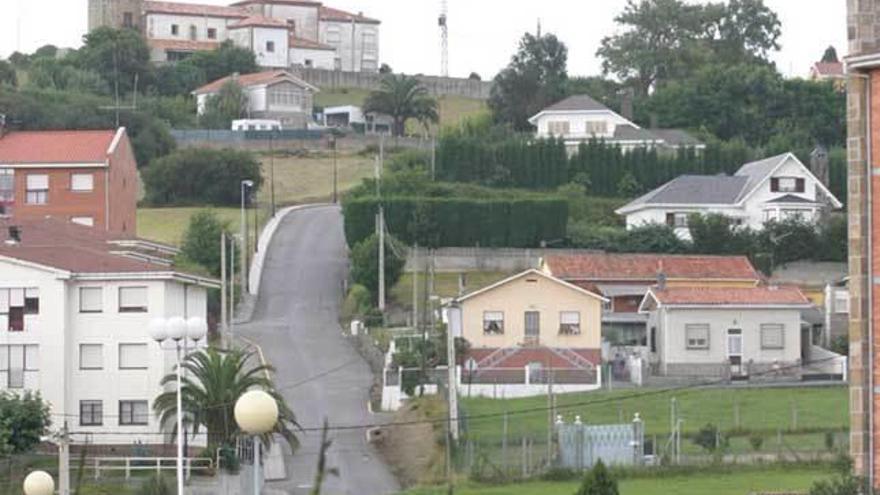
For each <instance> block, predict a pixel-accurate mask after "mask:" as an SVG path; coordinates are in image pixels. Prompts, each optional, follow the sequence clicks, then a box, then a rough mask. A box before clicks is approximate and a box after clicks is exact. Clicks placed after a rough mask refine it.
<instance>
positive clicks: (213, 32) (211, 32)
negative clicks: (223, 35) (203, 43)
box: [208, 28, 217, 40]
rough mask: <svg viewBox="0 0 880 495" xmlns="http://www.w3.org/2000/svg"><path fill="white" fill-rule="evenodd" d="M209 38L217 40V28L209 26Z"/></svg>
mask: <svg viewBox="0 0 880 495" xmlns="http://www.w3.org/2000/svg"><path fill="white" fill-rule="evenodd" d="M208 39H209V40H216V39H217V30H216V29H215V28H208Z"/></svg>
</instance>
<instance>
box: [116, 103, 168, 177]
mask: <svg viewBox="0 0 880 495" xmlns="http://www.w3.org/2000/svg"><path fill="white" fill-rule="evenodd" d="M128 131H129V132H130V133H131V144H132V147H134V156H135V158H136V159H137V164H138V168H139V169H143V168H144V167H147V166H148V165H149V164H150V163H152V162H153V160H156V159H157V158H161V157H163V156H165V155H168V154H169V153H171V152H172V151H174V149H175V148H177V141H175V140H174V136H172V135H171V130H170V129H169V128H168V125H167V124H166V123H165V122H163V121H161V120H159V119H157V118H152V117H149V116H148V113H147V112H144V113H137V114H135V115H133V116H132V117H131V118H130V119H128Z"/></svg>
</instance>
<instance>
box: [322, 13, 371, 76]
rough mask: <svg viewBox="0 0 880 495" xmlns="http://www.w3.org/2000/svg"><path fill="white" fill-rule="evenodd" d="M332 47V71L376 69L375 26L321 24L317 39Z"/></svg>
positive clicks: (325, 22)
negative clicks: (333, 50) (333, 49)
mask: <svg viewBox="0 0 880 495" xmlns="http://www.w3.org/2000/svg"><path fill="white" fill-rule="evenodd" d="M318 41H320V42H321V43H323V44H325V45H330V46H332V47H334V48H336V54H335V60H334V66H333V68H335V69H338V70H343V71H349V72H376V71H378V70H379V26H378V25H377V24H372V23H357V22H342V21H329V20H324V21H321V35H320V39H318Z"/></svg>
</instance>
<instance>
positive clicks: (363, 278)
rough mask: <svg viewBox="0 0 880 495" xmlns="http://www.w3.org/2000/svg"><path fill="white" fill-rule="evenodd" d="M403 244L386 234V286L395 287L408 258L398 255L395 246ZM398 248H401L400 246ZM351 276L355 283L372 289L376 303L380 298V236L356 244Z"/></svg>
mask: <svg viewBox="0 0 880 495" xmlns="http://www.w3.org/2000/svg"><path fill="white" fill-rule="evenodd" d="M394 245H397V246H401V244H400V242H399V241H398V240H397V239H395V238H394V237H392V236H390V235H386V236H385V286H386V288H390V287H393V286H394V284H395V283H397V280H398V279H399V278H400V275H401V274H402V273H403V266H404V265H405V264H406V260H405V259H403V258H402V257H398V256H397V254H396V253H395V252H394V251H395V250H394V249H393V246H394ZM398 250H400V248H399V247H398ZM351 276H352V279H353V280H354V282H355V283H357V284H360V285H363V286H364V287H366V288H367V290H369V291H370V294H371V295H372V300H373V302H374V303H375V302H376V301H378V299H379V236H378V235H377V234H373V235H371V236H370V237H367V238H366V239H364V240H362V241H361V242H359V243H357V244H355V245H354V247H353V248H352V250H351Z"/></svg>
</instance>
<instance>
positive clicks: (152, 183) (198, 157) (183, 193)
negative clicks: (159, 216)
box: [143, 149, 263, 205]
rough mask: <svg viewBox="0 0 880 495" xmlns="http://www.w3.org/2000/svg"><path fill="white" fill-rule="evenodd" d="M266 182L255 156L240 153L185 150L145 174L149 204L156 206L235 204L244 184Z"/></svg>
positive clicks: (155, 162)
mask: <svg viewBox="0 0 880 495" xmlns="http://www.w3.org/2000/svg"><path fill="white" fill-rule="evenodd" d="M245 179H248V180H252V181H253V182H254V191H253V192H254V194H255V193H256V191H257V190H259V187H260V185H261V184H262V183H263V177H262V175H261V174H260V163H259V162H258V161H257V159H256V158H255V157H254V155H253V154H251V153H249V152H246V151H237V150H229V149H225V150H213V149H183V150H178V151H175V152H173V153H171V154H170V155H167V156H165V157H162V158H160V159H158V160H156V161H154V162H153V163H152V164H150V165H149V166H148V167H147V168H146V169H145V170H144V171H143V180H144V186H145V187H146V198H145V199H146V201H147V203H150V204H153V205H185V204H212V205H236V204H238V203H239V201H240V200H241V181H242V180H245Z"/></svg>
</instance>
